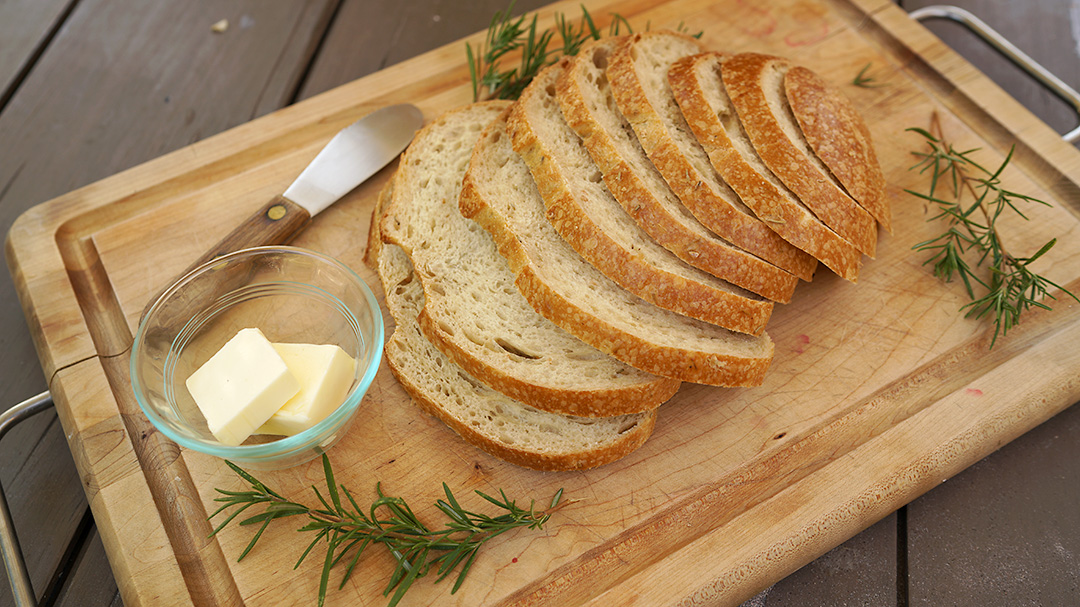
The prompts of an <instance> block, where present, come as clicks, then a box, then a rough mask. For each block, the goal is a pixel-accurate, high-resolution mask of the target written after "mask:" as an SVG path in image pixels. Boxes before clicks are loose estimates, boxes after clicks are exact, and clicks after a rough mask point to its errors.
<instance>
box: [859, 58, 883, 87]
mask: <svg viewBox="0 0 1080 607" xmlns="http://www.w3.org/2000/svg"><path fill="white" fill-rule="evenodd" d="M870 65H871V64H869V63H867V64H866V65H864V66H863V68H862V69H861V70H859V73H858V74H857V75H856V76H855V79H854V80H852V81H851V83H852V84H854V85H855V86H857V87H860V88H864V89H876V88H879V87H882V86H885V85H884V84H881V83H880V82H877V81H876V80H875V79H874V78H871V77H870V76H867V75H866V71H867V70H869V69H870Z"/></svg>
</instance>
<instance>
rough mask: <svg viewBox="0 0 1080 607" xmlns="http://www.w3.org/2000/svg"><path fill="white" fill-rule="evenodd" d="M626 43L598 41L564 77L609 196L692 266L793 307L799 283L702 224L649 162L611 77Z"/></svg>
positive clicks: (563, 97)
mask: <svg viewBox="0 0 1080 607" xmlns="http://www.w3.org/2000/svg"><path fill="white" fill-rule="evenodd" d="M621 40H622V38H604V39H602V40H596V41H593V42H591V43H589V44H587V45H585V46H584V47H582V48H581V50H580V51H578V54H577V55H576V56H575V57H574V59H573V60H572V61H571V62H570V64H569V66H568V67H567V69H566V70H565V71H563V73H562V76H560V77H559V81H558V100H559V106H560V107H561V108H562V113H563V116H564V117H565V118H566V122H567V123H568V124H569V125H570V127H571V128H573V129H574V131H576V132H577V134H578V135H579V136H580V137H581V139H582V141H583V142H584V143H585V148H586V149H587V150H588V151H589V155H590V156H592V159H593V161H594V162H596V165H597V166H598V167H599V168H600V172H601V173H603V175H604V183H605V184H606V185H607V187H608V190H609V191H610V192H611V194H612V195H613V196H614V197H615V199H616V200H618V201H619V204H621V205H622V207H623V209H625V210H626V212H627V213H629V214H630V216H631V217H632V218H633V219H634V221H636V222H637V224H638V225H639V226H641V228H642V229H643V230H645V232H647V233H648V234H649V236H652V238H653V240H655V241H656V242H657V243H659V244H660V245H662V246H663V247H665V248H666V249H668V250H669V251H671V252H672V253H675V254H676V255H677V256H678V257H679V258H680V259H682V260H683V261H685V262H686V263H688V264H690V265H692V266H694V267H696V268H699V269H702V270H705V271H706V272H708V273H710V274H712V275H714V276H718V277H720V278H723V279H724V280H726V281H728V282H730V283H732V284H736V285H738V286H740V287H742V288H744V289H747V290H749V291H753V292H754V293H757V294H758V295H761V296H762V297H766V298H768V299H771V300H773V301H777V302H781V303H787V302H788V301H790V300H791V294H792V292H794V290H795V286H796V284H798V282H799V279H798V277H796V276H795V275H793V274H791V273H789V272H787V271H785V270H782V269H780V268H778V267H777V266H774V265H773V264H771V263H769V262H767V261H765V260H763V259H761V258H760V257H757V256H755V255H752V254H750V253H748V252H746V251H744V250H742V249H740V248H737V247H735V246H732V245H731V244H729V243H728V242H726V241H725V240H724V239H722V238H720V237H718V236H717V235H715V234H713V233H712V232H710V231H709V230H708V229H706V228H705V226H703V225H701V222H699V221H698V220H697V219H696V218H694V216H693V215H692V214H691V213H690V212H689V211H687V209H686V207H684V206H683V205H682V203H681V202H679V199H678V197H677V196H675V194H674V193H673V192H672V191H671V188H670V187H668V184H667V183H666V182H665V181H664V178H663V177H662V176H661V175H660V173H659V172H658V171H657V170H656V167H654V166H653V164H652V163H651V162H650V161H649V158H648V157H647V156H646V155H645V151H644V150H643V149H642V148H641V144H640V143H639V142H638V139H637V136H636V135H635V134H634V130H633V129H632V128H631V127H630V124H629V123H628V122H627V121H626V118H624V117H623V115H622V114H621V113H620V112H619V110H618V108H617V107H616V106H615V101H614V98H613V97H612V96H611V87H610V86H609V85H608V81H607V76H606V75H605V73H604V71H605V68H606V67H607V62H608V58H609V57H610V56H611V55H612V54H613V53H614V52H615V50H616V48H617V47H618V45H619V43H620V41H621Z"/></svg>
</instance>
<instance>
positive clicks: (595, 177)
mask: <svg viewBox="0 0 1080 607" xmlns="http://www.w3.org/2000/svg"><path fill="white" fill-rule="evenodd" d="M603 179H604V176H603V175H601V174H600V171H593V172H592V174H591V175H589V181H591V182H593V183H600V181H601V180H603Z"/></svg>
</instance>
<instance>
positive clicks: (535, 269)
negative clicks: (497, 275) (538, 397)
mask: <svg viewBox="0 0 1080 607" xmlns="http://www.w3.org/2000/svg"><path fill="white" fill-rule="evenodd" d="M505 126H506V120H505V117H502V118H500V119H496V120H495V122H493V123H492V124H491V125H489V126H488V127H487V129H486V130H485V131H484V134H483V135H481V137H480V141H479V142H478V143H477V144H476V148H475V150H474V151H473V157H472V160H471V161H470V162H469V170H468V172H467V173H466V175H465V181H464V185H463V186H462V190H461V198H460V205H461V211H462V213H463V214H465V215H466V216H468V217H472V218H473V219H475V220H476V222H477V223H479V224H480V225H482V226H483V227H484V228H485V229H486V230H488V231H489V232H490V233H491V234H492V235H493V236H494V237H495V240H496V242H498V244H499V252H500V253H502V254H503V255H504V256H505V257H506V259H507V261H509V263H510V267H511V268H512V269H513V271H514V273H515V274H516V275H517V278H516V280H515V284H517V287H518V289H519V290H520V291H521V292H522V294H523V295H524V296H525V298H526V299H528V300H529V302H530V303H532V305H533V307H534V308H536V310H537V311H539V312H540V313H541V314H543V315H544V316H546V317H547V318H549V319H550V320H552V321H553V322H555V323H556V324H558V325H559V326H561V327H563V328H564V329H566V330H567V331H569V332H571V333H573V334H574V335H576V336H578V337H580V338H581V339H582V340H583V341H585V342H587V343H589V344H592V345H593V346H595V347H597V348H599V349H600V350H603V351H604V352H608V353H610V354H611V355H612V356H615V357H617V358H619V359H620V360H623V361H625V362H627V363H629V364H631V365H633V366H634V367H637V368H639V369H645V370H647V371H651V372H653V373H656V374H658V375H665V376H668V377H675V378H678V379H682V380H685V381H692V382H697V383H703V384H712V385H718V386H749V385H759V384H760V383H761V382H762V380H763V378H764V375H765V371H766V369H767V368H768V366H769V361H770V359H771V357H772V352H773V344H772V342H771V341H770V340H769V338H768V337H767V336H764V335H763V336H759V337H755V336H750V335H745V334H742V333H735V332H732V331H728V330H726V329H721V328H720V327H716V326H713V325H710V324H706V323H704V322H701V321H698V320H694V319H691V318H687V317H685V316H682V315H680V314H675V313H674V312H669V311H667V310H664V309H662V308H658V307H656V306H654V305H652V304H650V303H648V302H645V301H643V300H641V299H640V298H638V297H636V296H635V295H632V294H631V293H629V292H627V291H626V290H625V289H623V288H622V287H620V286H619V285H617V284H615V283H614V282H613V281H611V280H610V279H609V278H607V277H606V276H604V275H603V274H602V273H601V272H600V271H599V270H597V269H596V268H594V267H593V266H592V265H590V264H589V263H588V262H586V261H585V260H584V259H582V257H581V256H580V255H578V254H577V252H575V251H574V249H573V248H572V247H571V246H570V245H569V244H567V242H566V241H565V240H563V238H562V237H561V236H559V234H558V233H557V232H556V231H555V228H554V227H552V226H551V224H550V223H549V222H548V221H547V219H546V218H545V215H544V213H545V209H544V201H543V200H542V199H541V198H540V193H539V192H538V191H537V188H536V184H535V183H533V179H532V175H530V173H529V169H528V167H527V166H526V165H525V162H524V161H523V160H522V159H521V158H520V157H519V156H518V155H517V154H515V153H514V150H513V147H512V146H511V143H510V138H509V136H508V135H507V134H506V133H505V131H504V128H505Z"/></svg>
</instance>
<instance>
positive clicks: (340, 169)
mask: <svg viewBox="0 0 1080 607" xmlns="http://www.w3.org/2000/svg"><path fill="white" fill-rule="evenodd" d="M423 122H424V116H423V114H422V113H421V112H420V110H419V108H417V107H416V106H414V105H412V104H409V103H403V104H398V105H391V106H388V107H384V108H381V109H379V110H376V111H374V112H372V113H370V114H368V115H367V116H364V117H363V118H361V119H360V120H358V121H356V122H354V123H353V124H351V125H349V126H347V127H345V128H344V129H343V130H342V131H341V132H339V133H338V134H337V135H335V136H334V138H333V139H331V140H330V142H329V143H328V144H326V147H324V148H323V149H322V151H320V152H319V154H318V155H317V156H315V160H313V161H311V164H309V165H308V166H307V168H305V169H304V170H303V172H301V173H300V176H299V177H297V178H296V181H294V182H293V183H292V185H290V186H289V187H288V189H286V190H285V193H284V194H281V195H278V196H275V197H274V199H273V200H271V201H270V202H268V203H266V204H265V205H263V206H262V208H260V209H259V210H258V211H256V212H255V213H253V214H252V215H251V216H250V217H248V218H247V219H245V220H244V221H243V222H242V223H240V225H238V226H236V228H235V229H234V230H233V231H232V232H230V233H229V234H228V235H227V236H225V238H223V239H221V241H219V242H218V243H217V244H216V245H214V246H213V247H211V248H210V249H209V250H207V251H206V253H204V254H203V255H202V256H201V257H199V259H198V260H196V261H195V263H193V264H191V265H190V266H189V267H188V269H187V270H185V271H184V272H183V273H182V274H181V275H183V274H187V272H189V271H191V270H193V269H195V267H196V266H199V265H202V264H203V263H205V262H207V261H210V260H211V259H214V258H216V257H220V256H221V255H224V254H226V253H231V252H232V251H236V250H239V249H244V248H247V247H254V246H260V245H275V244H285V243H287V242H289V241H290V240H292V239H293V238H294V237H295V236H296V235H297V234H299V233H300V232H301V231H303V229H304V228H305V227H307V225H308V224H309V223H311V219H312V217H314V216H315V215H318V214H319V213H320V212H321V211H323V210H324V209H326V208H327V207H329V206H330V205H331V204H333V203H334V202H336V201H337V200H338V199H340V198H341V197H342V196H344V195H345V194H347V193H349V192H350V191H352V190H353V189H354V188H356V187H357V186H358V185H360V184H361V183H363V182H364V181H365V180H367V179H368V178H369V177H371V176H372V175H374V174H375V173H376V172H378V171H379V169H381V168H383V167H384V166H386V165H387V164H389V162H390V161H391V160H393V159H394V158H396V157H397V155H398V154H400V153H401V152H402V150H404V149H405V147H406V146H407V145H409V142H410V141H412V138H413V135H414V134H415V133H416V131H417V129H419V128H420V126H421V125H422V124H423Z"/></svg>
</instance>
